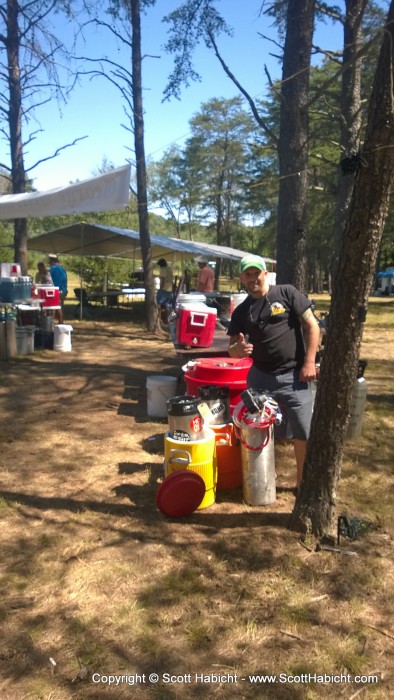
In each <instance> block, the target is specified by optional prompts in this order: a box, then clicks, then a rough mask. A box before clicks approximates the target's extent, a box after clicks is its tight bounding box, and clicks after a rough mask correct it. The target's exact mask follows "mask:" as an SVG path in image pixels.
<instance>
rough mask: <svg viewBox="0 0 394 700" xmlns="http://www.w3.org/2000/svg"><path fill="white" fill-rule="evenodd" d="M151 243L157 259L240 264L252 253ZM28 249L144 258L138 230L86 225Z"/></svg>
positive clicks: (154, 239) (157, 239) (33, 241)
mask: <svg viewBox="0 0 394 700" xmlns="http://www.w3.org/2000/svg"><path fill="white" fill-rule="evenodd" d="M150 240H151V247H152V256H153V258H159V257H161V256H163V255H166V253H168V251H173V252H180V253H182V254H185V255H187V256H188V257H195V256H197V255H205V256H208V257H209V258H210V259H211V258H213V259H215V258H222V259H227V260H234V261H239V260H240V259H241V258H243V257H244V255H248V253H249V252H250V251H245V250H237V249H236V248H228V247H226V246H218V245H213V244H210V243H200V242H196V241H184V240H180V239H179V238H168V237H166V236H156V235H151V236H150ZM28 247H29V250H36V251H40V252H50V253H57V254H58V255H60V254H62V255H92V256H102V257H120V258H140V257H141V249H140V235H139V233H138V232H137V231H130V230H128V229H123V228H116V227H113V226H102V225H99V224H89V223H82V222H81V223H77V224H72V225H70V226H65V227H63V228H59V229H55V230H54V231H50V232H48V233H43V234H41V235H39V236H36V237H35V238H30V239H29V243H28ZM264 260H265V261H266V262H269V263H274V262H275V260H273V259H272V258H264Z"/></svg>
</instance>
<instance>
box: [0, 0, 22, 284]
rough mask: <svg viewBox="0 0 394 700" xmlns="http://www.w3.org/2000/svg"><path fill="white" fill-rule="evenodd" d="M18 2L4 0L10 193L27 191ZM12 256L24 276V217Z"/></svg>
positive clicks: (19, 221) (17, 223) (18, 221)
mask: <svg viewBox="0 0 394 700" xmlns="http://www.w3.org/2000/svg"><path fill="white" fill-rule="evenodd" d="M18 13H19V8H18V3H17V2H16V0H7V28H8V33H7V38H6V41H5V44H6V47H7V61H8V85H9V103H8V104H9V112H8V122H9V129H10V152H11V179H12V193H13V194H22V193H24V192H26V173H25V165H24V161H23V143H22V90H21V78H20V68H19V46H20V39H19V29H18ZM14 257H15V262H18V263H19V264H20V266H21V270H22V274H23V275H27V271H28V258H27V221H26V219H15V220H14Z"/></svg>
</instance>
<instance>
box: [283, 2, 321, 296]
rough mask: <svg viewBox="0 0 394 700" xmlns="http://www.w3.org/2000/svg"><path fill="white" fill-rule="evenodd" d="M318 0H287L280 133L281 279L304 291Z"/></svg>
mask: <svg viewBox="0 0 394 700" xmlns="http://www.w3.org/2000/svg"><path fill="white" fill-rule="evenodd" d="M314 9H315V0H289V3H288V12H287V32H286V41H285V48H284V54H283V77H282V88H281V108H280V135H279V147H278V156H279V178H280V179H279V198H278V229H277V268H276V275H277V282H278V283H279V284H283V283H286V284H294V285H295V286H296V287H298V288H299V289H300V290H302V291H306V289H305V287H306V261H305V242H306V231H307V207H306V204H307V193H308V173H307V168H308V123H309V119H308V98H309V73H310V55H311V48H312V36H313V17H314Z"/></svg>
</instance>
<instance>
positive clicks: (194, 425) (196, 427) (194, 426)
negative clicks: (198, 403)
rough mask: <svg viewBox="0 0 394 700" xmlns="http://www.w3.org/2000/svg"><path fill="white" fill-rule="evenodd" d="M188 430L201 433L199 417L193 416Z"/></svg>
mask: <svg viewBox="0 0 394 700" xmlns="http://www.w3.org/2000/svg"><path fill="white" fill-rule="evenodd" d="M190 430H191V431H192V432H193V433H201V431H202V420H201V416H194V417H193V418H192V420H191V421H190Z"/></svg>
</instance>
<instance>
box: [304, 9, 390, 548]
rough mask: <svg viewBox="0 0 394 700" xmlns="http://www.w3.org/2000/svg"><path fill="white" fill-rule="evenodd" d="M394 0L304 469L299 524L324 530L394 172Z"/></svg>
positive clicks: (328, 520) (333, 499)
mask: <svg viewBox="0 0 394 700" xmlns="http://www.w3.org/2000/svg"><path fill="white" fill-rule="evenodd" d="M393 47H394V0H391V4H390V9H389V14H388V18H387V24H386V26H385V28H384V32H383V41H382V47H381V52H380V57H379V62H378V65H377V69H376V74H375V81H374V86H373V91H372V97H371V100H370V104H369V112H368V124H367V131H366V136H365V142H364V149H363V152H362V156H363V161H362V164H360V165H359V168H358V170H357V173H356V175H355V185H354V189H353V194H352V198H351V203H350V206H349V210H348V215H347V218H346V222H345V227H344V236H343V242H342V247H341V251H340V259H339V267H338V275H337V279H336V283H335V287H334V290H333V296H332V302H331V312H330V323H329V329H328V333H327V339H326V343H325V351H324V356H323V361H322V366H321V374H320V379H319V382H318V389H317V395H316V402H315V409H314V413H313V419H312V426H311V435H310V439H309V443H308V448H307V455H306V461H305V466H304V475H303V480H302V483H301V488H300V492H299V495H298V498H297V500H296V503H295V507H294V511H293V514H292V519H291V525H292V527H294V528H297V529H301V530H303V531H307V532H312V533H313V534H314V535H316V536H322V535H324V534H327V533H328V532H329V531H330V529H331V525H332V520H333V516H334V513H335V506H336V493H337V487H338V482H339V478H340V472H341V466H342V455H343V445H344V440H345V436H346V427H347V420H348V412H349V406H350V399H351V393H352V389H353V385H354V382H355V378H356V368H357V361H358V355H359V348H360V343H361V335H362V328H363V322H364V320H365V314H366V309H367V303H368V295H369V292H370V289H371V283H372V278H373V274H374V271H375V264H376V257H377V254H378V249H379V245H380V241H381V238H382V234H383V229H384V223H385V220H386V217H387V212H388V206H389V200H390V189H391V187H392V184H393V176H394V147H393V146H394V111H393V99H394V94H393V74H394V61H393Z"/></svg>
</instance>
